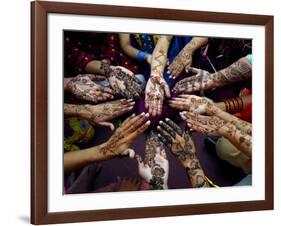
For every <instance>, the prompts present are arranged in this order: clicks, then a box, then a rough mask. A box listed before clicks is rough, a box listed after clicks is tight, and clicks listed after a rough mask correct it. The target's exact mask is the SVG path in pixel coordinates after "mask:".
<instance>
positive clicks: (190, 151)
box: [157, 118, 209, 188]
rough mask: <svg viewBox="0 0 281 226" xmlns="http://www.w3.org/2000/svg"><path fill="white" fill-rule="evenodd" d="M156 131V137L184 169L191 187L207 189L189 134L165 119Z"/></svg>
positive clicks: (207, 185)
mask: <svg viewBox="0 0 281 226" xmlns="http://www.w3.org/2000/svg"><path fill="white" fill-rule="evenodd" d="M157 130H158V132H159V133H158V137H159V138H160V139H161V140H162V142H163V143H164V144H166V145H167V146H168V147H170V148H171V150H172V153H173V154H174V155H175V156H176V157H177V158H178V160H179V161H180V162H181V164H182V165H183V166H184V167H185V168H186V172H187V175H188V177H189V178H190V182H191V185H192V187H197V188H199V187H209V184H208V182H207V180H206V179H205V174H204V171H203V169H202V167H201V165H200V162H199V159H198V157H197V155H196V149H195V145H194V143H193V141H192V138H191V136H190V135H189V133H188V132H187V131H185V132H184V131H182V129H181V128H180V127H179V126H178V125H176V124H175V123H174V122H173V121H172V120H170V119H167V118H166V120H165V122H163V121H160V124H159V126H158V127H157Z"/></svg>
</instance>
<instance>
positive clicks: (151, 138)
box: [144, 130, 164, 167]
mask: <svg viewBox="0 0 281 226" xmlns="http://www.w3.org/2000/svg"><path fill="white" fill-rule="evenodd" d="M156 147H160V149H161V150H163V149H164V145H163V143H162V142H161V141H160V140H159V138H158V136H157V134H156V133H155V132H154V131H153V130H152V131H151V132H150V133H149V135H148V136H147V139H146V142H145V155H144V164H147V165H148V166H150V167H151V166H152V165H153V164H155V160H154V159H155V154H156Z"/></svg>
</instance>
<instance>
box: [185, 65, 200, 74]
mask: <svg viewBox="0 0 281 226" xmlns="http://www.w3.org/2000/svg"><path fill="white" fill-rule="evenodd" d="M185 70H188V71H190V72H192V73H195V74H199V73H200V72H201V69H198V68H195V67H190V66H186V68H185Z"/></svg>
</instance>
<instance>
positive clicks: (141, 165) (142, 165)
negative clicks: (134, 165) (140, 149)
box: [136, 155, 144, 170]
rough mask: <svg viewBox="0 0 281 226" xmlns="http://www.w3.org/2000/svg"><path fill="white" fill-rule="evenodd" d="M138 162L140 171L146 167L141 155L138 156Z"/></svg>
mask: <svg viewBox="0 0 281 226" xmlns="http://www.w3.org/2000/svg"><path fill="white" fill-rule="evenodd" d="M136 160H137V162H138V169H139V170H140V169H141V168H143V167H144V162H143V161H142V158H141V156H140V155H136Z"/></svg>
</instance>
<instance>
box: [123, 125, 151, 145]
mask: <svg viewBox="0 0 281 226" xmlns="http://www.w3.org/2000/svg"><path fill="white" fill-rule="evenodd" d="M150 123H151V122H150V120H148V121H146V122H145V123H144V124H143V125H142V126H141V127H139V128H137V129H136V130H135V131H134V132H133V133H131V134H130V135H129V136H128V137H127V138H126V140H128V141H130V142H133V141H134V140H135V139H136V138H137V137H138V136H139V135H141V134H142V133H143V132H144V131H145V130H146V129H147V128H148V127H149V125H150Z"/></svg>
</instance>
